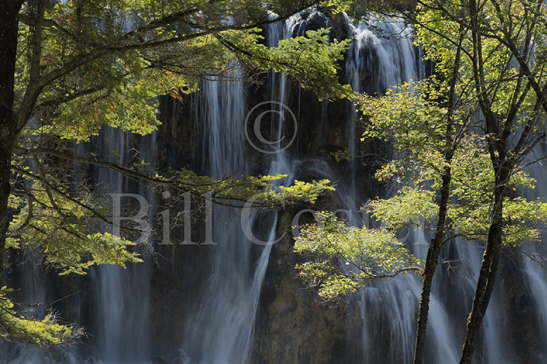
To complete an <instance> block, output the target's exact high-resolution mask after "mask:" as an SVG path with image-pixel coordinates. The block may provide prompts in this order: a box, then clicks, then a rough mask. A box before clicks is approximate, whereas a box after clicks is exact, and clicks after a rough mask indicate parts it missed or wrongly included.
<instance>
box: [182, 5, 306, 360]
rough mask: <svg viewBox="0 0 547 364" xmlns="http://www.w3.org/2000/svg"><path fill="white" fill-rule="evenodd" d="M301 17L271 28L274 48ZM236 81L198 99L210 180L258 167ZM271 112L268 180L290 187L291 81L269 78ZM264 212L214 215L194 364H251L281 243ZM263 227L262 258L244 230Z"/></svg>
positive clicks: (191, 335) (188, 352) (206, 87)
mask: <svg viewBox="0 0 547 364" xmlns="http://www.w3.org/2000/svg"><path fill="white" fill-rule="evenodd" d="M293 19H298V16H295V17H293V18H291V19H289V20H288V21H287V22H286V23H278V24H272V25H270V26H269V27H268V28H267V32H268V37H267V41H268V44H269V45H270V46H274V45H276V44H277V42H278V41H279V40H280V39H284V38H286V37H288V36H290V35H291V34H292V29H293V28H294V26H295V25H296V20H294V21H293ZM230 77H231V78H229V79H221V78H219V77H217V76H215V77H213V78H212V79H210V80H207V81H204V82H203V83H202V88H201V92H200V97H199V98H198V100H199V102H200V103H201V104H200V105H199V110H200V112H201V115H199V116H198V120H199V121H200V122H203V123H204V125H205V126H204V127H203V130H204V132H203V134H204V138H205V140H204V142H203V145H204V146H205V147H206V148H204V150H203V153H204V156H205V157H204V159H205V161H206V166H205V169H206V171H207V174H208V175H210V176H211V177H214V178H224V177H240V176H243V175H246V174H247V173H248V171H249V170H250V169H251V167H252V166H251V165H249V163H250V162H251V159H250V158H249V157H248V156H247V152H246V150H245V145H246V140H245V135H246V134H245V128H246V127H247V126H248V125H245V122H246V121H247V122H249V121H250V122H253V120H249V119H248V118H247V113H246V111H247V109H246V104H245V100H246V98H245V87H244V83H243V81H242V80H241V77H242V75H241V70H239V69H238V68H237V66H236V71H235V72H234V73H233V74H232V75H230ZM270 79H271V85H270V90H271V91H272V95H271V96H272V99H271V101H275V103H272V105H274V109H273V110H267V111H266V112H267V113H269V112H272V113H274V114H275V115H276V117H277V123H275V127H276V130H275V133H274V135H275V137H274V141H276V143H274V144H272V146H273V148H274V150H273V154H274V158H272V160H271V162H270V167H269V168H268V171H267V174H269V175H278V174H287V175H288V177H287V178H286V179H285V180H284V181H283V183H285V184H290V183H291V182H292V180H293V173H292V166H291V161H290V159H289V158H288V156H287V155H286V154H285V152H284V151H282V150H280V148H281V144H280V143H281V141H282V140H283V120H284V119H285V117H286V116H285V115H283V113H284V111H283V108H282V106H283V105H284V104H285V102H286V97H287V89H286V84H287V77H286V76H285V75H270ZM262 215H264V214H258V213H257V212H256V211H252V212H251V214H250V218H249V219H247V220H246V219H244V215H242V211H238V209H237V208H230V207H221V206H215V207H214V209H213V226H214V227H213V244H214V246H213V247H212V248H211V249H212V251H213V254H214V257H213V268H212V273H211V276H210V277H209V279H208V282H207V287H206V288H205V290H204V293H203V294H202V297H201V304H200V306H199V311H198V312H197V314H196V316H195V317H194V318H192V319H191V320H190V321H191V322H190V324H189V325H188V326H187V329H186V334H185V335H184V337H186V338H188V340H187V342H185V343H183V353H184V354H183V356H184V358H185V360H186V361H187V362H188V363H192V364H194V363H199V364H232V363H234V364H235V363H238V364H239V363H242V364H244V363H247V362H248V361H249V359H250V354H251V345H252V335H253V331H254V324H255V318H256V311H257V306H258V301H259V298H260V292H261V287H262V282H263V280H264V276H265V273H266V268H267V265H268V260H269V256H270V252H271V249H272V246H273V244H274V242H275V238H276V226H277V213H276V212H271V213H267V214H266V216H262ZM257 223H258V224H259V225H260V226H261V228H262V229H263V230H264V231H267V233H266V235H265V236H266V240H265V241H264V243H265V244H264V247H263V248H262V252H261V253H260V255H259V257H258V259H257V260H255V259H253V257H252V249H253V243H254V242H253V241H251V239H250V238H249V236H247V235H246V234H245V232H244V231H243V229H242V224H248V225H249V227H248V228H249V229H251V230H252V227H253V226H254V225H256V224H257Z"/></svg>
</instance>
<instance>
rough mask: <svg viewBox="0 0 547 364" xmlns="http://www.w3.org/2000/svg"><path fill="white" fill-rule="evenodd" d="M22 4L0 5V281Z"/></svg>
mask: <svg viewBox="0 0 547 364" xmlns="http://www.w3.org/2000/svg"><path fill="white" fill-rule="evenodd" d="M21 4H22V1H19V0H3V1H1V2H0V278H1V276H2V275H3V272H4V268H5V267H4V260H5V250H6V249H5V245H6V234H7V230H8V226H9V223H10V219H11V214H10V212H9V209H8V198H9V195H10V191H11V189H10V177H11V160H12V154H13V147H14V144H15V138H16V135H17V121H16V119H15V113H14V110H13V109H14V99H15V90H14V87H15V63H16V60H17V35H18V30H19V28H18V15H19V11H20V9H21Z"/></svg>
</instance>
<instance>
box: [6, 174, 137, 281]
mask: <svg viewBox="0 0 547 364" xmlns="http://www.w3.org/2000/svg"><path fill="white" fill-rule="evenodd" d="M27 196H28V197H27V198H26V199H22V198H17V197H15V196H11V198H10V204H11V207H12V208H14V209H16V210H18V211H19V213H18V214H16V215H15V216H14V218H13V221H12V224H10V230H9V231H8V238H7V246H8V247H11V248H18V249H41V251H42V252H43V256H44V260H45V263H46V264H47V265H48V266H51V267H53V268H56V269H59V270H60V274H61V275H64V274H68V273H76V274H85V273H86V271H87V270H88V269H89V268H90V267H91V266H93V265H98V264H116V265H121V266H125V264H127V263H132V262H140V261H141V259H140V258H139V257H138V254H137V253H135V252H132V251H130V249H129V248H130V247H132V246H134V245H135V244H134V243H132V242H130V241H128V240H125V239H123V238H120V237H117V236H113V235H112V234H109V233H97V232H96V230H97V224H98V221H97V216H96V215H95V214H94V213H93V212H95V213H96V211H100V210H101V209H100V207H99V206H98V205H97V203H93V202H92V201H91V197H90V196H88V197H80V198H79V199H76V198H72V197H70V195H69V194H67V193H63V191H60V190H59V189H58V188H52V186H51V184H49V183H48V184H47V185H46V184H43V183H41V182H39V181H37V182H35V183H33V185H32V189H30V190H29V191H27Z"/></svg>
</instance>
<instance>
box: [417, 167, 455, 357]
mask: <svg viewBox="0 0 547 364" xmlns="http://www.w3.org/2000/svg"><path fill="white" fill-rule="evenodd" d="M442 180H443V184H442V187H441V195H440V201H439V217H438V219H437V227H436V231H435V236H434V237H433V239H431V243H430V245H429V249H428V251H427V258H426V261H425V268H424V273H423V276H424V281H423V285H422V297H421V300H420V308H419V313H418V327H417V329H416V348H415V352H414V363H415V364H422V363H423V362H424V348H425V337H426V330H427V319H428V315H429V299H430V295H431V286H432V284H433V276H434V275H435V269H436V268H437V265H438V260H439V255H440V253H441V248H442V245H443V240H444V230H445V223H446V216H447V211H448V199H449V197H450V183H451V180H452V174H451V168H450V166H447V167H445V169H444V172H443V177H442Z"/></svg>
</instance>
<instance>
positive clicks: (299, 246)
mask: <svg viewBox="0 0 547 364" xmlns="http://www.w3.org/2000/svg"><path fill="white" fill-rule="evenodd" d="M316 220H317V222H316V223H314V224H309V225H306V226H304V227H302V228H301V230H300V233H299V235H298V236H297V237H296V238H295V245H294V251H295V252H296V253H298V254H301V255H302V256H303V257H304V258H306V262H304V263H302V264H298V265H297V267H296V268H297V270H298V271H299V274H300V276H301V277H302V278H303V279H305V280H306V281H307V283H308V284H309V285H311V286H313V287H317V288H318V292H319V295H320V296H321V297H322V298H324V299H326V300H332V299H335V298H338V297H340V296H343V295H346V294H349V293H351V292H355V291H356V290H358V289H359V288H361V287H363V286H364V285H366V283H367V282H370V281H371V280H374V279H380V278H388V277H394V276H396V275H398V274H402V273H407V272H411V271H418V270H420V268H419V265H420V262H419V260H418V259H417V258H416V257H414V256H412V254H410V252H409V251H408V250H407V249H406V248H405V247H404V246H403V244H402V243H401V242H399V241H398V240H397V238H396V236H395V235H394V234H393V232H391V231H389V230H387V229H384V228H380V229H369V228H366V227H362V228H360V227H350V226H348V225H347V224H346V223H345V222H343V221H341V220H340V219H338V218H337V217H336V216H334V215H333V214H332V213H330V212H319V213H317V214H316Z"/></svg>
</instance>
